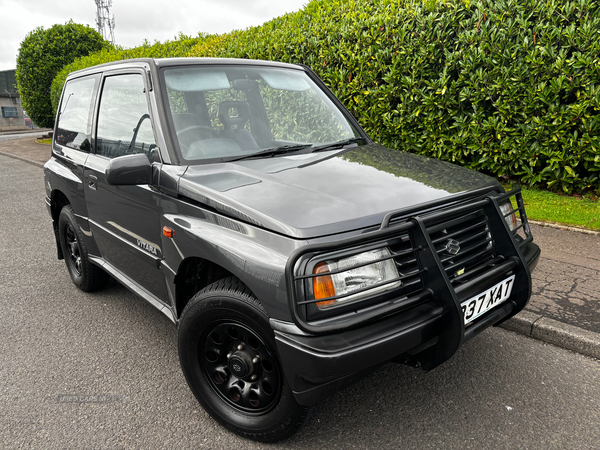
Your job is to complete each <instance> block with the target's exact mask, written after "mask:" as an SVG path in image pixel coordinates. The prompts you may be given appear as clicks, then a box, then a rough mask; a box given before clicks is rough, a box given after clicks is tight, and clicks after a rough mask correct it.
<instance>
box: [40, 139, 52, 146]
mask: <svg viewBox="0 0 600 450" xmlns="http://www.w3.org/2000/svg"><path fill="white" fill-rule="evenodd" d="M37 141H38V144H47V145H50V144H52V139H38V140H37Z"/></svg>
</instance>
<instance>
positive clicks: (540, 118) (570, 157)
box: [188, 0, 600, 193]
mask: <svg viewBox="0 0 600 450" xmlns="http://www.w3.org/2000/svg"><path fill="white" fill-rule="evenodd" d="M599 2H600V0H562V1H555V0H546V1H543V2H540V1H539V0H476V1H469V0H448V1H446V2H441V1H440V2H437V3H436V2H435V0H425V2H423V1H422V0H406V1H401V0H400V1H392V0H360V1H357V0H313V1H312V2H310V3H309V4H308V5H307V6H306V7H305V8H304V9H303V10H301V11H299V12H297V13H292V14H286V15H284V16H281V17H278V18H276V19H274V20H272V21H270V22H267V23H265V24H264V25H262V26H259V27H252V28H249V29H247V30H244V31H234V32H232V33H228V34H225V35H220V36H218V35H213V36H203V37H202V38H201V39H199V41H198V42H197V43H196V45H195V46H194V47H192V48H191V50H190V51H189V52H188V55H189V56H214V57H240V58H254V59H268V60H279V61H287V62H292V63H304V64H307V65H309V66H310V67H312V68H313V70H315V72H317V74H318V75H319V76H320V77H321V78H322V79H323V80H324V81H325V83H326V84H327V85H328V86H329V87H330V88H331V89H332V90H333V91H334V92H335V94H336V95H337V96H338V97H339V98H340V99H341V100H342V101H343V102H344V103H345V104H346V106H348V108H349V109H350V110H351V112H352V113H353V114H354V115H355V116H356V117H357V118H358V119H359V121H360V122H361V123H362V124H363V126H364V127H365V129H366V130H367V131H368V132H369V134H370V135H371V136H372V137H373V138H374V139H375V140H377V141H379V142H381V143H383V144H385V145H387V146H390V147H393V148H397V149H401V150H406V151H410V152H413V153H418V154H423V155H427V156H433V157H436V158H440V159H444V160H448V161H451V162H455V163H458V164H461V165H464V166H467V167H470V168H473V169H477V170H480V171H483V172H486V173H490V174H493V175H495V176H498V177H508V178H511V179H513V180H518V181H520V182H523V183H525V184H530V185H531V184H538V185H541V186H542V187H548V188H551V189H558V190H563V191H565V192H572V191H585V190H595V191H597V192H599V193H600V181H599V178H598V172H599V171H600V138H599V135H600V119H599V110H600V92H599V89H600V63H599V56H598V55H600V12H599V9H600V8H599Z"/></svg>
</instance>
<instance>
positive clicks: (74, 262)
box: [64, 223, 81, 277]
mask: <svg viewBox="0 0 600 450" xmlns="http://www.w3.org/2000/svg"><path fill="white" fill-rule="evenodd" d="M65 242H66V244H67V254H65V255H64V256H65V261H66V263H67V265H68V266H69V271H70V272H73V273H74V274H75V275H76V276H77V277H81V246H80V245H79V241H78V240H77V235H76V234H75V230H74V229H73V226H72V225H71V224H70V223H67V224H66V225H65Z"/></svg>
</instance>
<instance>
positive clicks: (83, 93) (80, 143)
mask: <svg viewBox="0 0 600 450" xmlns="http://www.w3.org/2000/svg"><path fill="white" fill-rule="evenodd" d="M99 78H100V76H99V75H95V76H92V77H85V78H77V79H75V80H70V81H68V82H67V84H66V86H65V90H64V92H63V97H62V100H61V103H60V109H59V115H58V123H57V126H56V138H55V142H56V143H57V144H59V145H63V146H66V147H70V148H74V149H76V150H82V151H86V152H89V151H90V149H91V145H90V141H91V134H92V113H93V108H92V106H93V101H94V97H95V94H96V90H97V88H98V80H99Z"/></svg>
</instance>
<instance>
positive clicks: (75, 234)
mask: <svg viewBox="0 0 600 450" xmlns="http://www.w3.org/2000/svg"><path fill="white" fill-rule="evenodd" d="M58 233H59V239H60V246H61V249H62V254H63V256H64V258H65V263H66V264H67V270H68V271H69V275H71V279H72V280H73V283H75V286H77V287H78V288H79V289H81V290H82V291H85V292H91V291H95V290H98V289H100V288H102V287H104V286H105V285H106V283H107V281H108V279H109V276H108V274H107V273H106V272H105V271H104V270H102V269H101V268H100V267H98V266H96V265H94V264H92V263H91V262H90V260H89V257H88V253H87V250H86V247H85V241H84V240H83V233H82V232H81V229H80V228H79V225H77V220H76V218H75V214H74V213H73V209H71V206H69V205H67V206H65V207H63V209H62V210H61V211H60V214H59V216H58Z"/></svg>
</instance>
